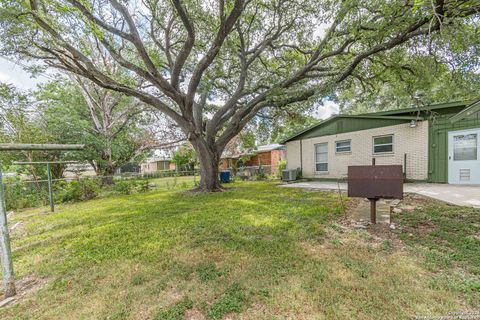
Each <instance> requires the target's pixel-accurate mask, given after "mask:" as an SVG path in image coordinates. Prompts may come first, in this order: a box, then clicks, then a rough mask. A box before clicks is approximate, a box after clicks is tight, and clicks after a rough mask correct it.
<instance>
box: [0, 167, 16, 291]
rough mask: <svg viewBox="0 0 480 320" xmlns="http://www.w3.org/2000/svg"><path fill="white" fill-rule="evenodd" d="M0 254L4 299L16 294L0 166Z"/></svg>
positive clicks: (0, 168)
mask: <svg viewBox="0 0 480 320" xmlns="http://www.w3.org/2000/svg"><path fill="white" fill-rule="evenodd" d="M0 253H1V259H0V260H1V263H2V275H3V284H4V286H5V298H9V297H12V296H14V295H15V294H16V290H15V281H14V273H13V261H12V249H11V247H10V236H9V234H8V224H7V207H6V205H5V193H4V190H3V181H2V167H1V165H0Z"/></svg>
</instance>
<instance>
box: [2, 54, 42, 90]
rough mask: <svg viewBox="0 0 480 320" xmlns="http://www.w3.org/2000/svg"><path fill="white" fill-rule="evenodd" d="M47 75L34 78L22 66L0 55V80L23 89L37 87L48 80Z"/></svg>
mask: <svg viewBox="0 0 480 320" xmlns="http://www.w3.org/2000/svg"><path fill="white" fill-rule="evenodd" d="M47 80H48V78H47V77H46V76H40V77H38V78H32V77H31V75H30V74H29V73H28V72H26V71H24V70H23V68H22V66H20V65H18V64H15V63H13V62H11V61H9V60H6V59H4V58H2V57H0V82H5V83H9V84H13V85H14V86H15V87H17V88H19V89H22V90H30V89H35V87H36V85H37V84H39V83H41V82H45V81H47Z"/></svg>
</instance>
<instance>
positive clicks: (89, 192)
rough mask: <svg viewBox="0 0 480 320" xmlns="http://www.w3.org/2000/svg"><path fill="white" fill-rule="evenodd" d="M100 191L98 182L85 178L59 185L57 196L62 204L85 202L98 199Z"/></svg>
mask: <svg viewBox="0 0 480 320" xmlns="http://www.w3.org/2000/svg"><path fill="white" fill-rule="evenodd" d="M100 190H101V188H100V184H99V183H98V181H96V180H94V179H87V178H85V179H80V180H73V181H70V182H62V183H59V185H57V192H56V195H57V196H58V199H59V201H61V202H75V201H84V200H90V199H93V198H96V197H97V196H98V195H99V193H100Z"/></svg>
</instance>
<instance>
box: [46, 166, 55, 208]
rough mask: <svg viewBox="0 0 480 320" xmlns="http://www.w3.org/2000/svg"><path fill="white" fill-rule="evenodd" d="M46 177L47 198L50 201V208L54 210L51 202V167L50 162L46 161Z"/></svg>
mask: <svg viewBox="0 0 480 320" xmlns="http://www.w3.org/2000/svg"><path fill="white" fill-rule="evenodd" d="M47 177H48V200H49V202H50V210H51V211H52V212H55V205H54V203H53V188H52V168H51V166H50V163H47Z"/></svg>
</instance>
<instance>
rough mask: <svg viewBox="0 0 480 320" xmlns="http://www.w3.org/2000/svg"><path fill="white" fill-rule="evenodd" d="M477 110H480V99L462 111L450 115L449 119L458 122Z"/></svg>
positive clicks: (451, 121)
mask: <svg viewBox="0 0 480 320" xmlns="http://www.w3.org/2000/svg"><path fill="white" fill-rule="evenodd" d="M477 112H480V100H478V101H476V102H474V103H472V104H471V105H469V106H468V107H466V108H465V109H463V110H462V111H460V112H459V113H457V114H455V115H453V116H452V117H450V119H449V120H450V123H456V122H458V121H460V120H463V119H465V118H466V117H468V116H471V115H472V114H474V113H477Z"/></svg>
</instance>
